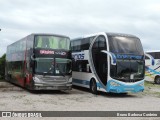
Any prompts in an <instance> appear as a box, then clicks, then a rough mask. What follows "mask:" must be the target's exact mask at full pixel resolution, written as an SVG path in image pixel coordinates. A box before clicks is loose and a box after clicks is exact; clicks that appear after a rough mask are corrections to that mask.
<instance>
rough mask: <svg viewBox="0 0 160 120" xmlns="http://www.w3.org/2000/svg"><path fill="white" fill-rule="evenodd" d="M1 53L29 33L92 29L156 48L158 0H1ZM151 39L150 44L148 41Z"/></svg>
mask: <svg viewBox="0 0 160 120" xmlns="http://www.w3.org/2000/svg"><path fill="white" fill-rule="evenodd" d="M0 5H1V8H0V9H1V10H0V28H1V29H2V31H0V40H1V41H3V42H2V43H0V56H1V55H2V54H3V53H5V52H6V46H7V45H9V44H11V43H13V42H15V41H17V40H19V39H21V38H23V37H25V36H27V35H28V34H30V33H56V34H64V35H68V36H70V37H71V38H75V37H79V36H81V35H85V34H90V33H95V32H101V31H106V32H118V33H129V34H134V35H136V36H138V37H139V38H140V39H141V41H142V44H143V47H144V49H159V45H158V44H157V42H158V40H159V38H160V37H159V31H160V24H159V23H160V14H159V13H160V1H159V0H152V1H151V0H140V1H139V0H121V1H117V0H80V1H75V0H61V1H60V0H54V1H53V0H45V1H44V0H27V1H22V0H14V1H11V0H3V1H2V0H1V1H0ZM151 43H152V45H151Z"/></svg>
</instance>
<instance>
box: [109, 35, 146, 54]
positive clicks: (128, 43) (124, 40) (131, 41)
mask: <svg viewBox="0 0 160 120" xmlns="http://www.w3.org/2000/svg"><path fill="white" fill-rule="evenodd" d="M108 41H109V47H110V51H111V52H113V53H120V54H138V55H143V48H142V45H141V42H140V40H139V39H138V38H136V37H128V36H127V37H124V36H108Z"/></svg>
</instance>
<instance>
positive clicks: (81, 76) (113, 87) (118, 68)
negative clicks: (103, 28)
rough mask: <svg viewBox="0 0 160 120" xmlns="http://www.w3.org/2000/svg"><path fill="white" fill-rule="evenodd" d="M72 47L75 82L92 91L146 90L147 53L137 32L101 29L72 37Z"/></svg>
mask: <svg viewBox="0 0 160 120" xmlns="http://www.w3.org/2000/svg"><path fill="white" fill-rule="evenodd" d="M71 49H72V58H73V65H72V77H73V85H76V86H81V87H86V88H90V90H91V92H92V93H93V94H96V93H97V90H99V91H105V92H113V93H127V92H140V91H143V90H144V76H145V54H144V51H143V48H142V45H141V42H140V39H139V38H137V37H136V36H133V35H127V34H118V33H105V32H102V33H97V34H92V35H87V36H83V37H80V38H76V39H73V40H71ZM148 56H149V55H148ZM149 57H150V56H149ZM150 58H151V57H150Z"/></svg>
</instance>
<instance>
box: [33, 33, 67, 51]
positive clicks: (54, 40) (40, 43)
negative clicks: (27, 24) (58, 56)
mask: <svg viewBox="0 0 160 120" xmlns="http://www.w3.org/2000/svg"><path fill="white" fill-rule="evenodd" d="M34 46H35V48H49V49H64V50H69V49H70V40H69V38H66V37H59V36H52V35H38V36H36V37H35V45H34Z"/></svg>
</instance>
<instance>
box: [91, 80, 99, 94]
mask: <svg viewBox="0 0 160 120" xmlns="http://www.w3.org/2000/svg"><path fill="white" fill-rule="evenodd" d="M90 91H91V93H92V94H97V84H96V81H95V79H91V81H90Z"/></svg>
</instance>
